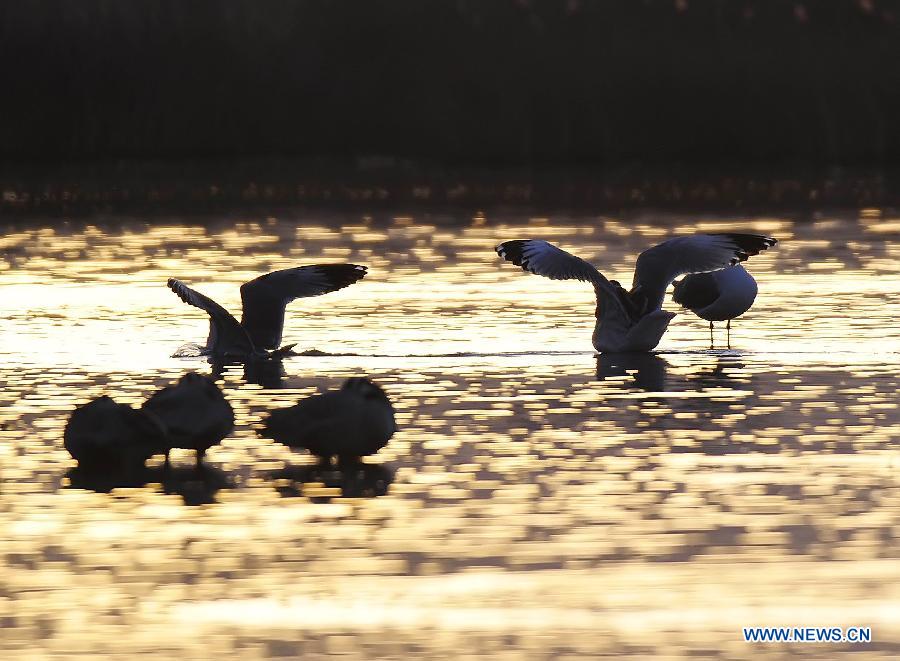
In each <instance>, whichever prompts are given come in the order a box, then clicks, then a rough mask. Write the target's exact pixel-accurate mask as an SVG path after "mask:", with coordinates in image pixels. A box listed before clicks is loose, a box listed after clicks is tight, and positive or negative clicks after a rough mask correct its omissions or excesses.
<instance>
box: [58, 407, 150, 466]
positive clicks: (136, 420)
mask: <svg viewBox="0 0 900 661" xmlns="http://www.w3.org/2000/svg"><path fill="white" fill-rule="evenodd" d="M165 435H166V430H165V427H164V426H163V424H162V423H161V422H160V420H159V419H158V418H157V417H156V416H155V415H153V414H152V413H149V412H147V411H143V410H137V409H133V408H131V407H130V406H128V405H127V404H119V403H118V402H116V401H115V400H114V399H112V397H108V396H106V395H103V396H102V397H98V398H97V399H95V400H92V401H90V402H88V403H87V404H83V405H82V406H79V407H77V408H76V409H75V410H74V411H73V412H72V415H71V416H69V421H68V422H67V423H66V429H65V431H64V432H63V445H64V446H65V448H66V450H68V452H69V454H70V455H72V458H73V459H75V460H76V461H77V462H78V465H79V467H81V468H84V469H87V470H108V471H122V470H129V469H133V468H139V467H141V466H143V465H144V461H145V460H146V459H147V457H149V456H151V455H152V454H153V453H154V450H155V448H156V447H158V445H159V444H160V443H161V442H163V439H164V438H165Z"/></svg>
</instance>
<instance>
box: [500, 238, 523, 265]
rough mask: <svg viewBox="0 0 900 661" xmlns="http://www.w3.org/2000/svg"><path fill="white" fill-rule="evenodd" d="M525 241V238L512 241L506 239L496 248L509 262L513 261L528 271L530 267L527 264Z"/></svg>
mask: <svg viewBox="0 0 900 661" xmlns="http://www.w3.org/2000/svg"><path fill="white" fill-rule="evenodd" d="M525 243H526V241H525V240H524V239H513V240H512V241H504V242H503V243H501V244H500V245H499V246H497V247H496V248H494V250H496V251H497V254H498V255H500V256H501V257H502V258H503V259H505V260H506V261H507V262H511V263H513V264H515V265H516V266H521V267H522V268H523V269H525V270H526V271H527V270H528V267H527V266H526V265H525V263H524V262H525V255H524V250H525Z"/></svg>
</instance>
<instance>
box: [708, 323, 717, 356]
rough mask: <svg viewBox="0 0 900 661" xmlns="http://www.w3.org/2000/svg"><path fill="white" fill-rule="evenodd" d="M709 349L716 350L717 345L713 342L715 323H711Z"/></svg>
mask: <svg viewBox="0 0 900 661" xmlns="http://www.w3.org/2000/svg"><path fill="white" fill-rule="evenodd" d="M709 348H710V349H715V348H716V343H715V341H714V340H713V322H709Z"/></svg>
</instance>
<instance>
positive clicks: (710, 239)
mask: <svg viewBox="0 0 900 661" xmlns="http://www.w3.org/2000/svg"><path fill="white" fill-rule="evenodd" d="M775 243H776V241H775V239H773V238H772V237H769V236H763V235H760V234H734V233H729V234H694V235H691V236H679V237H676V238H674V239H669V240H668V241H664V242H663V243H660V244H659V245H656V246H653V247H652V248H649V249H647V250H645V251H644V252H642V253H641V254H640V255H639V256H638V258H637V263H636V264H635V269H634V281H633V284H632V287H631V291H626V290H625V289H624V288H623V287H622V286H621V285H620V284H619V283H618V282H616V281H615V280H607V279H606V278H605V277H604V276H603V274H601V273H600V272H599V271H598V270H597V269H596V268H595V267H594V266H592V265H591V264H589V263H587V262H586V261H584V260H583V259H580V258H579V257H576V256H575V255H571V254H569V253H567V252H566V251H565V250H562V249H560V248H557V247H556V246H554V245H553V244H551V243H548V242H546V241H541V240H536V239H526V240H514V241H505V242H504V243H501V244H500V245H499V246H497V248H496V251H497V254H499V255H500V256H501V257H503V258H504V259H505V260H507V261H508V262H512V263H513V264H515V265H516V266H521V267H522V269H523V270H525V271H530V272H531V273H536V274H537V275H542V276H544V277H546V278H550V279H552V280H581V281H582V282H590V283H591V284H592V285H593V286H594V292H595V294H596V295H597V310H596V313H595V315H596V317H597V323H596V325H595V326H594V335H593V338H592V339H593V344H594V348H595V349H596V350H597V351H599V352H601V353H604V352H605V353H615V352H622V351H652V350H653V349H654V348H655V347H656V345H657V344H659V341H660V339H661V338H662V336H663V333H665V332H666V328H668V326H669V322H670V321H671V320H672V318H673V317H674V316H675V313H674V312H667V311H665V310H663V309H662V304H663V300H664V298H665V295H666V289H667V288H668V287H669V285H670V284H671V283H672V281H673V280H675V278H678V277H680V276H682V275H687V274H689V273H706V272H709V271H718V270H720V269H724V268H728V267H730V266H734V265H735V264H738V263H739V262H743V261H745V260H747V259H748V258H749V257H751V256H752V255H757V254H759V253H760V252H762V251H763V250H766V249H767V248H769V247H770V246H773V245H775Z"/></svg>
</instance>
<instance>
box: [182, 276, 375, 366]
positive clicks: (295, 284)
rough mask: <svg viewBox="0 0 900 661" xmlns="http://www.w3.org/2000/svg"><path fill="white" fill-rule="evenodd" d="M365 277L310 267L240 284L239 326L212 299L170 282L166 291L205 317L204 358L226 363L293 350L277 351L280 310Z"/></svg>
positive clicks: (283, 349)
mask: <svg viewBox="0 0 900 661" xmlns="http://www.w3.org/2000/svg"><path fill="white" fill-rule="evenodd" d="M365 275H366V267H365V266H359V265H357V264H315V265H312V266H298V267H296V268H291V269H284V270H281V271H273V272H272V273H266V274H265V275H261V276H259V277H258V278H256V279H254V280H251V281H250V282H245V283H244V284H243V285H241V304H242V306H243V315H242V316H241V321H240V323H238V321H237V319H235V318H234V317H233V316H231V314H230V313H229V312H228V310H226V309H225V308H223V307H222V306H221V305H219V304H218V303H216V302H215V301H214V300H212V299H211V298H209V297H207V296H204V295H203V294H201V293H200V292H198V291H195V290H193V289H191V288H190V287H188V286H187V285H186V284H184V283H183V282H181V281H180V280H176V279H175V278H169V282H168V285H169V289H171V290H172V291H173V292H175V293H176V294H177V295H178V297H179V298H180V299H181V300H182V301H184V302H185V303H187V304H188V305H193V306H194V307H196V308H200V309H201V310H203V311H205V312H206V313H207V314H208V315H209V337H208V338H207V340H206V346H205V347H204V348H203V351H202V354H203V355H212V356H217V357H230V358H239V359H246V358H260V357H267V356H270V355H273V354H270V353H269V350H272V351H274V355H282V354H284V353H286V352H288V351H290V349H291V347H293V346H294V345H289V346H287V347H282V348H280V349H279V345H280V344H281V333H282V331H283V329H284V311H285V308H286V307H287V304H288V303H290V302H291V301H293V300H294V299H295V298H305V297H308V296H320V295H322V294H328V293H330V292H333V291H337V290H338V289H343V288H344V287H346V286H348V285H352V284H353V283H354V282H357V281H359V280H361V279H362V278H363V277H365Z"/></svg>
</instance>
